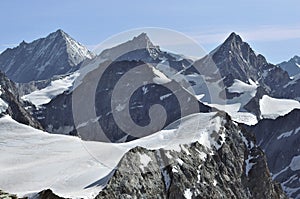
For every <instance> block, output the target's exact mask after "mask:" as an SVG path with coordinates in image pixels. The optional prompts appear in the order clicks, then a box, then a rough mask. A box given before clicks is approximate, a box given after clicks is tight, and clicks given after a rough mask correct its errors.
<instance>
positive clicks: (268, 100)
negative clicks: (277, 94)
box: [259, 95, 300, 119]
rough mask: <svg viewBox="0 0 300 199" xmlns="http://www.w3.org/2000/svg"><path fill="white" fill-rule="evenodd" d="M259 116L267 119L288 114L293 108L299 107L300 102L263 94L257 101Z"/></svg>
mask: <svg viewBox="0 0 300 199" xmlns="http://www.w3.org/2000/svg"><path fill="white" fill-rule="evenodd" d="M259 106H260V111H261V116H262V117H263V118H268V119H276V118H277V117H279V116H283V115H286V114H288V113H289V112H291V111H292V110H294V109H300V103H299V102H298V101H296V100H291V99H276V98H272V97H269V96H268V95H264V96H263V97H262V99H261V100H260V101H259Z"/></svg>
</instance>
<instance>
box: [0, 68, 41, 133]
mask: <svg viewBox="0 0 300 199" xmlns="http://www.w3.org/2000/svg"><path fill="white" fill-rule="evenodd" d="M0 85H1V87H0V91H1V94H0V98H1V99H2V100H3V101H4V102H6V103H7V105H8V107H7V109H6V111H5V112H4V113H2V115H4V114H8V115H10V116H11V117H12V118H13V119H14V120H16V121H18V122H20V123H23V124H27V125H29V126H32V127H35V128H38V129H43V128H42V126H41V124H40V123H39V122H38V121H37V120H36V119H35V118H34V117H33V116H32V115H31V114H30V113H29V112H28V111H27V110H25V108H24V107H25V106H31V104H30V103H28V102H23V101H22V100H20V99H19V94H18V90H17V89H16V87H15V84H14V82H12V81H10V80H9V79H8V78H7V77H6V76H5V75H4V74H3V73H1V72H0Z"/></svg>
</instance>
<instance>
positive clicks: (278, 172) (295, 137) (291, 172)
mask: <svg viewBox="0 0 300 199" xmlns="http://www.w3.org/2000/svg"><path fill="white" fill-rule="evenodd" d="M299 121H300V110H299V109H295V110H293V111H292V112H290V113H289V114H287V115H285V116H281V117H278V118H276V119H275V120H272V119H263V120H261V121H259V122H258V124H256V125H255V126H250V127H247V128H248V130H249V131H252V132H253V133H254V134H255V136H256V139H257V142H258V143H259V145H260V147H261V148H262V149H263V150H264V151H265V153H266V157H267V160H268V166H269V168H270V171H271V172H272V174H273V179H275V180H276V181H278V182H280V183H281V184H282V187H283V189H284V190H285V191H286V193H287V194H288V195H289V196H290V197H292V198H300V161H299V160H300V145H299V143H300V123H299Z"/></svg>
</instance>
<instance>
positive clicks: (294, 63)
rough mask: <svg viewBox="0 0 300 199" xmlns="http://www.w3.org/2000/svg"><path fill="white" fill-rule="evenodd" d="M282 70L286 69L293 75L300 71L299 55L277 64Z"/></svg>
mask: <svg viewBox="0 0 300 199" xmlns="http://www.w3.org/2000/svg"><path fill="white" fill-rule="evenodd" d="M278 65H279V66H280V67H281V68H282V69H283V70H285V71H287V72H288V73H289V75H290V76H291V77H292V76H295V75H298V74H299V73H300V57H299V56H297V55H296V56H294V57H293V58H291V59H290V60H289V61H284V62H281V63H280V64H278Z"/></svg>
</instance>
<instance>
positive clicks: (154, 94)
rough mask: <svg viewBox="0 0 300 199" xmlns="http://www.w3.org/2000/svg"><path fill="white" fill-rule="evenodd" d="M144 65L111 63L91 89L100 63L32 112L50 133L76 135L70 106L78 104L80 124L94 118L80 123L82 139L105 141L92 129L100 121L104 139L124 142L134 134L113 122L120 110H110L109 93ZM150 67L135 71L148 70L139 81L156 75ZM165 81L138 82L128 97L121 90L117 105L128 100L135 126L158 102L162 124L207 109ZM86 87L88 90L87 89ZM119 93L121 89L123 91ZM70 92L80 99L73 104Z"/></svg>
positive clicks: (145, 117)
mask: <svg viewBox="0 0 300 199" xmlns="http://www.w3.org/2000/svg"><path fill="white" fill-rule="evenodd" d="M143 64H144V62H141V61H116V62H112V63H111V64H110V67H109V68H108V69H107V70H106V71H105V72H106V73H107V74H105V75H103V76H102V77H101V79H100V80H99V82H98V83H97V87H96V88H95V90H94V92H93V88H92V86H91V85H90V84H91V82H93V81H96V80H97V78H98V75H97V74H99V73H98V72H97V70H101V68H102V66H101V65H100V67H99V68H98V69H96V70H95V71H92V72H90V73H89V74H87V75H86V76H85V79H84V81H83V82H85V83H83V84H81V85H80V86H79V87H77V88H76V89H75V90H73V91H71V92H65V93H63V94H62V95H59V96H57V97H56V98H54V99H53V100H52V101H51V102H50V103H48V104H46V105H44V106H43V107H42V111H40V110H38V111H36V112H35V115H36V117H38V118H43V119H40V120H39V121H40V122H41V123H42V124H43V126H44V127H45V128H46V129H47V130H48V131H50V132H54V133H62V134H73V135H74V134H75V135H76V134H77V132H76V129H75V125H76V124H75V123H74V120H73V114H76V113H74V112H73V110H72V109H73V108H74V107H78V109H80V110H81V111H80V112H79V113H80V114H81V115H82V116H83V119H81V120H82V121H81V122H79V124H84V123H86V122H88V121H90V120H93V122H90V123H89V124H87V125H81V126H80V129H81V132H84V134H80V137H81V138H83V139H85V140H98V141H99V140H101V141H104V140H103V138H101V137H99V136H98V135H97V133H95V132H97V131H96V130H95V129H97V126H98V125H99V124H100V125H101V127H102V129H103V130H104V132H105V133H107V134H106V136H107V138H108V139H109V140H110V141H112V142H118V141H119V140H120V139H123V141H124V139H125V140H127V141H128V140H132V139H135V137H133V136H128V135H127V134H126V133H125V132H124V131H122V130H121V129H120V128H118V126H117V125H116V122H115V120H114V117H113V115H112V114H118V112H119V111H120V110H118V109H117V110H114V109H112V108H111V101H112V100H114V99H112V93H113V92H114V89H115V85H116V84H117V82H118V81H119V79H120V78H121V77H122V76H123V74H125V75H126V73H127V72H128V71H129V70H131V69H133V68H135V67H137V66H140V65H143ZM153 70H154V68H153V66H150V65H148V67H146V68H144V69H143V71H137V72H136V75H135V76H136V79H138V76H139V75H140V74H139V73H140V72H144V73H147V76H146V78H148V80H147V79H142V80H144V81H146V82H147V81H151V80H152V79H153V78H155V77H156V74H155V72H153ZM142 80H141V81H142ZM167 81H168V82H167V83H163V84H146V85H142V84H141V85H140V86H139V87H138V88H137V90H136V91H135V92H134V93H133V94H132V95H131V96H127V95H129V94H130V93H127V92H125V93H123V96H122V98H124V101H122V102H120V106H123V104H126V103H129V107H128V108H129V112H130V117H131V118H132V120H133V121H134V122H135V123H136V124H137V125H140V126H145V125H147V124H148V123H149V122H151V120H150V118H149V110H150V107H151V106H152V105H154V104H160V105H161V106H163V107H164V109H165V111H166V113H167V118H166V119H167V120H166V123H165V126H167V125H168V124H170V123H172V122H174V121H176V120H178V119H180V117H182V116H186V115H187V113H188V114H191V113H196V112H199V111H201V112H208V111H210V108H209V107H208V106H206V105H204V104H202V103H200V102H198V101H197V99H196V98H195V96H193V95H192V94H190V93H189V92H187V91H186V90H185V89H183V88H182V87H181V86H180V85H179V84H178V83H177V82H175V81H172V80H168V79H167ZM89 89H90V90H91V92H88V91H89ZM123 89H126V85H124V87H123ZM120 92H122V90H121V91H120ZM84 93H87V94H84ZM91 93H92V94H93V95H95V101H91V100H92V99H93V98H92V97H90V96H87V95H88V94H91ZM175 93H176V95H178V96H180V99H178V98H177V96H176V95H175ZM72 95H75V96H76V95H77V96H78V97H79V98H80V99H78V100H77V101H78V102H74V103H72V100H73V97H74V96H72ZM179 101H180V102H179ZM76 103H79V104H76ZM91 104H92V105H93V104H94V105H95V107H93V108H95V109H96V116H94V117H93V116H92V113H91V111H90V109H89V108H85V107H89V106H90V105H91ZM191 104H194V105H197V107H198V108H197V109H194V107H193V106H191ZM152 114H154V115H155V117H157V118H160V117H161V115H162V114H161V113H160V112H156V113H152ZM77 125H78V124H77ZM158 130H161V129H153V130H152V133H154V132H157V131H158ZM145 135H146V133H145ZM145 135H144V136H145ZM127 136H128V137H127Z"/></svg>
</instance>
